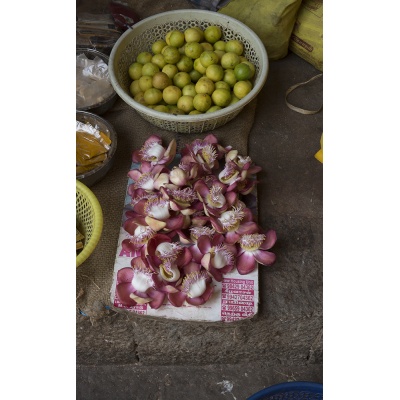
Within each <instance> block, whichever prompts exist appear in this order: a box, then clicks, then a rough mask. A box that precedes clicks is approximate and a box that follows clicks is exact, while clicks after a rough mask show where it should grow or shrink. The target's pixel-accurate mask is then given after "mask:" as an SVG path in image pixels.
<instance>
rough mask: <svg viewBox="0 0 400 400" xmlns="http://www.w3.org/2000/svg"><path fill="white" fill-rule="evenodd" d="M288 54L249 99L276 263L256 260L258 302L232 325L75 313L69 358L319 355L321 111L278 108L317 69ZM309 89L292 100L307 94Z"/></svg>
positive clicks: (161, 360)
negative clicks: (253, 102) (252, 313)
mask: <svg viewBox="0 0 400 400" xmlns="http://www.w3.org/2000/svg"><path fill="white" fill-rule="evenodd" d="M315 73H316V72H315V70H314V68H313V67H312V66H310V65H309V64H307V63H306V62H304V61H303V60H302V59H300V58H299V57H297V56H296V55H294V54H290V55H288V56H287V57H286V58H285V59H283V60H280V61H277V62H273V63H271V68H270V73H269V77H268V80H267V84H266V85H265V87H264V88H263V90H262V92H261V94H260V96H259V99H258V103H257V112H256V119H255V122H254V126H253V129H252V132H251V134H250V141H249V153H250V155H251V157H252V158H253V160H254V161H255V162H256V163H257V164H258V165H260V166H261V167H262V168H263V172H262V173H261V174H260V176H259V180H260V183H259V185H258V196H259V222H260V225H261V226H263V227H265V228H267V227H269V228H273V229H275V230H276V231H277V234H278V242H277V244H276V245H275V247H274V251H275V252H276V254H277V262H276V263H275V264H274V265H273V266H272V267H263V266H260V308H259V313H258V315H257V316H256V317H254V318H253V319H251V320H248V321H241V322H236V323H229V324H222V323H211V324H210V323H207V324H204V323H203V324H202V323H188V322H181V321H166V320H158V319H150V318H143V317H141V316H136V315H132V314H115V315H113V316H110V317H106V318H101V319H99V320H95V321H93V320H92V322H90V321H89V320H88V319H87V318H84V317H81V316H79V317H78V319H77V359H78V363H82V364H107V363H118V362H121V363H131V362H136V361H137V360H139V361H140V362H141V363H144V364H154V365H157V364H158V365H165V364H170V363H177V364H190V363H191V362H195V363H196V364H209V363H235V362H240V361H243V360H246V361H250V360H263V359H267V360H268V361H274V360H275V361H279V362H280V361H282V360H284V361H287V360H291V361H301V362H304V361H306V360H307V357H308V356H309V353H310V349H311V348H312V346H314V351H315V352H316V354H317V358H318V359H321V357H322V349H321V346H322V345H321V341H319V342H318V341H317V343H315V340H316V338H318V337H319V335H320V331H321V329H322V165H321V164H320V163H319V162H318V161H317V160H316V159H315V158H314V154H315V152H316V151H317V150H318V148H319V138H320V135H321V133H322V115H321V114H317V115H314V116H313V115H311V116H310V115H301V114H297V113H295V112H294V111H292V110H290V109H289V108H288V107H286V105H285V103H284V93H285V91H286V89H287V88H288V87H289V86H291V85H292V84H294V83H296V82H301V81H304V80H307V79H308V78H309V77H310V76H312V75H313V74H315ZM317 95H320V93H314V94H313V93H312V92H311V93H309V94H307V95H306V96H304V97H303V98H302V99H300V100H301V101H302V102H303V103H305V102H306V100H307V96H309V97H313V96H317Z"/></svg>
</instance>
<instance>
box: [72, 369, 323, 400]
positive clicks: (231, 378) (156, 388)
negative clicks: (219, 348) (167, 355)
mask: <svg viewBox="0 0 400 400" xmlns="http://www.w3.org/2000/svg"><path fill="white" fill-rule="evenodd" d="M77 376H78V378H77V397H76V398H77V400H89V399H90V400H110V399H118V400H165V399H174V400H175V399H196V400H210V399H227V400H228V399H229V400H245V399H247V398H248V397H249V396H251V395H252V394H254V393H257V392H259V391H260V390H262V389H264V388H265V387H269V386H271V385H274V384H277V383H281V382H291V381H301V380H302V381H309V382H318V383H322V373H321V368H320V366H319V365H304V366H295V367H294V366H288V365H286V366H285V365H276V366H268V365H267V364H265V363H261V362H253V363H247V364H235V365H232V364H230V365H205V366H191V367H186V366H173V367H172V366H160V367H149V366H138V365H119V366H97V367H93V366H78V368H77Z"/></svg>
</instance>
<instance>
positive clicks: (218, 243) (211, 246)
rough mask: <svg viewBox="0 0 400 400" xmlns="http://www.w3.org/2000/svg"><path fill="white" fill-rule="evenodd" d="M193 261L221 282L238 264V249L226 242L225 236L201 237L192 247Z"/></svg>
mask: <svg viewBox="0 0 400 400" xmlns="http://www.w3.org/2000/svg"><path fill="white" fill-rule="evenodd" d="M190 251H191V253H192V255H193V260H194V261H195V262H197V263H199V264H201V265H202V266H203V267H204V268H205V269H206V270H207V271H208V272H209V273H210V274H211V275H212V276H213V277H214V279H215V280H216V281H218V282H221V281H222V278H223V275H224V274H227V273H228V272H230V271H232V270H233V268H234V267H235V264H236V253H237V251H236V247H235V246H234V245H230V244H227V243H225V242H224V236H223V235H221V234H215V235H213V237H210V236H206V235H203V236H200V237H199V238H198V240H197V243H196V244H195V245H193V246H191V247H190Z"/></svg>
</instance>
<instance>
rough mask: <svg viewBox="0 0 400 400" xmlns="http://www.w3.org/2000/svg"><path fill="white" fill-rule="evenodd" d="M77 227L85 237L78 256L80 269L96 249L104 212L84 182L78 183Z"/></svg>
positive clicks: (77, 261)
mask: <svg viewBox="0 0 400 400" xmlns="http://www.w3.org/2000/svg"><path fill="white" fill-rule="evenodd" d="M76 227H77V228H78V230H79V231H80V232H81V233H82V234H83V235H84V236H85V239H84V244H83V249H82V250H81V252H80V253H79V254H78V255H77V256H76V266H77V267H79V266H80V265H81V264H82V263H83V262H84V261H85V260H86V259H87V258H88V257H89V256H90V255H91V254H92V253H93V250H94V249H95V248H96V246H97V243H98V242H99V240H100V236H101V232H102V230H103V212H102V210H101V206H100V203H99V201H98V200H97V197H96V196H95V195H94V193H93V192H92V191H91V190H90V189H89V188H88V187H87V186H86V185H84V184H83V183H82V182H80V181H78V180H77V181H76Z"/></svg>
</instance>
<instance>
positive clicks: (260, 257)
mask: <svg viewBox="0 0 400 400" xmlns="http://www.w3.org/2000/svg"><path fill="white" fill-rule="evenodd" d="M253 255H254V258H255V259H256V260H257V262H258V263H260V264H262V265H272V264H273V263H274V262H275V260H276V255H275V254H274V253H271V252H270V251H267V250H256V251H254V252H253Z"/></svg>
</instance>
